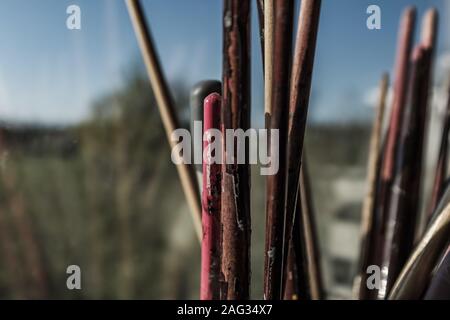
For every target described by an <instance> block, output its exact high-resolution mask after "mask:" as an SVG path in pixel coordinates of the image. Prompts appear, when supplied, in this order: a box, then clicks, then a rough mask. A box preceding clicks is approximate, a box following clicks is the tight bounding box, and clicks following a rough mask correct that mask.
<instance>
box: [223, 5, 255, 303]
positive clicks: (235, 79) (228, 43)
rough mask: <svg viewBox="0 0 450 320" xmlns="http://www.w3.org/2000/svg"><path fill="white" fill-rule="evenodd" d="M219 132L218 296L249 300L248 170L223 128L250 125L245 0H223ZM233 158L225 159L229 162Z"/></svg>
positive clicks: (246, 152)
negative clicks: (222, 139) (220, 133)
mask: <svg viewBox="0 0 450 320" xmlns="http://www.w3.org/2000/svg"><path fill="white" fill-rule="evenodd" d="M223 21H224V29H223V30H224V34H223V81H222V83H223V97H222V118H221V121H222V132H223V134H224V135H225V143H224V144H223V148H224V150H223V153H222V157H223V159H224V164H223V166H222V200H221V202H222V207H221V221H222V237H221V243H222V266H221V271H222V275H223V281H222V283H221V299H231V300H236V299H248V298H249V291H250V289H249V286H250V235H251V226H250V171H249V165H248V159H249V156H248V150H249V148H248V143H246V145H245V164H237V163H236V159H237V152H238V151H239V152H243V150H239V149H240V148H237V147H236V146H234V138H233V137H230V139H227V136H226V130H227V129H243V130H244V131H245V130H247V129H248V128H249V127H250V1H249V0H224V12H223ZM230 159H231V160H232V161H229V160H230Z"/></svg>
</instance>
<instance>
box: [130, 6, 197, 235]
mask: <svg viewBox="0 0 450 320" xmlns="http://www.w3.org/2000/svg"><path fill="white" fill-rule="evenodd" d="M126 3H127V7H128V11H129V14H130V18H131V21H132V23H133V27H134V31H135V34H136V37H137V39H138V42H139V46H140V48H141V54H142V57H143V59H144V62H145V66H146V68H147V73H148V77H149V79H150V84H151V86H152V89H153V92H154V94H155V98H156V102H157V105H158V109H159V113H160V116H161V120H162V122H163V125H164V129H165V131H166V135H167V139H168V141H169V144H170V146H171V147H172V148H173V147H174V146H175V145H176V143H177V142H175V141H173V140H172V139H171V135H172V133H173V132H174V131H175V130H176V129H178V128H180V125H179V120H178V118H177V115H176V112H175V105H174V103H173V99H172V97H171V95H170V91H169V87H168V85H167V82H166V80H165V78H164V75H163V72H162V68H161V65H160V63H159V60H158V57H157V53H156V49H155V47H154V44H153V40H152V37H151V34H150V28H149V26H148V24H147V23H146V21H145V17H144V12H143V9H142V6H141V5H140V3H139V0H126ZM176 167H177V170H178V175H179V177H180V180H181V185H182V187H183V191H184V194H185V196H186V199H187V202H188V205H189V207H190V210H191V214H192V219H193V222H194V228H195V231H196V232H197V236H198V237H199V239H200V240H201V237H202V231H201V205H200V195H199V192H198V184H197V181H196V177H195V172H194V168H193V166H192V165H189V164H186V163H184V162H182V163H181V164H180V165H177V166H176Z"/></svg>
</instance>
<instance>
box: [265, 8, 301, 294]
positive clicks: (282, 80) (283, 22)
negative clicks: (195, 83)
mask: <svg viewBox="0 0 450 320" xmlns="http://www.w3.org/2000/svg"><path fill="white" fill-rule="evenodd" d="M293 8H294V1H292V0H278V1H275V2H274V49H273V82H272V115H271V118H270V130H271V134H273V133H272V131H273V130H278V132H279V141H278V143H277V144H278V145H271V146H270V149H271V151H270V152H271V153H272V154H276V153H275V152H274V150H275V148H278V150H279V152H278V154H279V158H278V162H279V170H278V172H277V173H275V174H273V175H269V176H267V189H266V194H267V198H266V245H265V252H266V255H265V262H264V298H265V299H268V300H278V299H281V294H282V292H281V291H282V287H283V232H284V212H285V205H286V173H287V170H286V166H287V143H286V142H287V128H288V121H289V119H288V109H287V108H286V106H287V105H288V100H289V68H290V61H291V50H292V27H293ZM266 69H268V66H267V67H266Z"/></svg>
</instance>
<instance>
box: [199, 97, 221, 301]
mask: <svg viewBox="0 0 450 320" xmlns="http://www.w3.org/2000/svg"><path fill="white" fill-rule="evenodd" d="M220 103H221V97H220V95H219V94H217V93H213V94H211V95H209V96H208V97H207V98H206V99H205V107H204V117H203V120H204V122H203V132H204V133H205V135H206V137H207V139H208V140H207V141H204V142H203V154H204V156H203V157H206V158H205V159H203V188H202V190H203V191H202V227H203V241H202V266H201V282H200V299H201V300H217V299H219V298H220V290H219V286H220V282H219V279H220V194H221V175H222V172H221V170H222V166H221V164H220V163H215V162H212V159H211V157H210V155H211V150H210V149H209V148H210V143H211V142H212V141H210V139H211V138H210V133H209V132H208V131H209V130H211V129H217V130H219V128H220V112H221V111H220Z"/></svg>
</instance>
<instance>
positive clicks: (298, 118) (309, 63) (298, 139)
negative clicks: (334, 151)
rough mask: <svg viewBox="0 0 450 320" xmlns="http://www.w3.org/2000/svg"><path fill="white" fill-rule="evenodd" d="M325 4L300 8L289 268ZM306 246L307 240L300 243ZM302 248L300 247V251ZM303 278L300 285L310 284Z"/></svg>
mask: <svg viewBox="0 0 450 320" xmlns="http://www.w3.org/2000/svg"><path fill="white" fill-rule="evenodd" d="M320 8H321V0H303V1H302V3H301V7H300V18H299V22H298V29H297V36H296V44H295V52H294V59H293V65H292V74H291V79H290V81H291V84H290V97H289V134H288V136H289V140H288V154H289V159H288V179H287V200H286V219H285V227H284V240H283V242H284V247H283V251H284V252H285V254H284V255H283V264H286V260H287V255H288V246H289V241H290V239H291V238H292V235H293V232H294V231H293V228H294V217H295V208H296V202H297V195H298V192H299V191H298V189H299V181H300V168H301V163H302V161H301V160H302V152H303V141H304V135H305V128H306V118H307V113H308V105H309V98H310V93H311V82H312V74H313V66H314V57H315V51H316V42H317V34H318V29H319V19H320ZM299 222H300V223H302V221H301V220H300V221H299ZM299 227H300V229H301V230H303V231H302V232H301V234H303V235H305V234H306V233H305V229H304V228H305V226H304V225H300V226H299ZM300 241H301V242H302V246H303V248H304V246H305V244H306V243H305V241H306V240H305V239H301V240H300ZM300 247H301V246H299V249H300ZM305 257H306V252H305V251H304V250H303V253H302V254H301V256H299V255H297V256H296V259H297V263H298V264H297V268H298V270H307V267H306V266H300V265H299V264H301V263H308V262H307V261H305ZM307 277H308V276H307V275H305V274H303V276H302V277H301V279H299V281H308V278H307Z"/></svg>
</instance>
